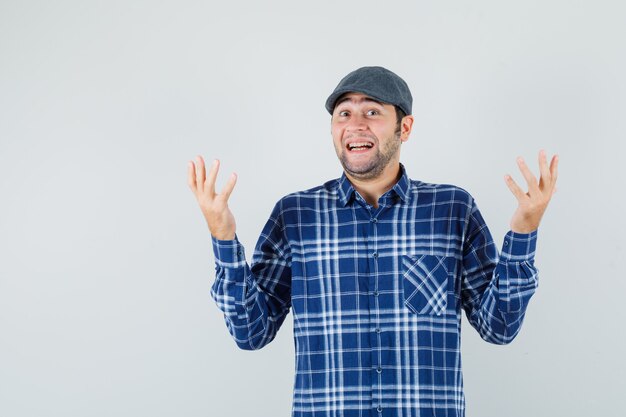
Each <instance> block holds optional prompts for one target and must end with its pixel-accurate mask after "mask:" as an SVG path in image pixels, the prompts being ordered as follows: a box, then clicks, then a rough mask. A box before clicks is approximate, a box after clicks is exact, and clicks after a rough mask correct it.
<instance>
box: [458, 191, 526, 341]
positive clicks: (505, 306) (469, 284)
mask: <svg viewBox="0 0 626 417" xmlns="http://www.w3.org/2000/svg"><path fill="white" fill-rule="evenodd" d="M536 243H537V231H536V230H535V231H533V232H531V233H527V234H525V233H515V232H513V231H509V232H508V233H507V234H506V235H505V236H504V241H503V243H502V249H501V252H500V254H498V251H497V249H496V246H495V244H494V242H493V239H492V237H491V234H490V232H489V229H488V228H487V225H486V224H485V221H484V220H483V217H482V215H481V214H480V211H479V210H478V207H477V206H476V203H475V202H474V201H473V200H472V207H471V212H470V215H469V221H468V229H467V233H466V236H465V241H464V250H463V274H462V279H463V281H462V288H461V299H462V303H463V308H464V310H465V313H466V315H467V318H468V320H469V322H470V324H471V325H472V326H473V327H474V328H475V329H476V330H477V331H478V333H479V334H480V336H481V337H482V338H483V339H484V340H486V341H488V342H491V343H495V344H506V343H510V342H511V341H512V340H513V339H514V338H515V336H517V334H518V333H519V331H520V329H521V326H522V322H523V319H524V315H525V313H526V307H527V306H528V302H529V300H530V298H531V297H532V295H533V294H534V293H535V290H536V288H537V285H538V281H537V278H538V275H537V272H538V271H537V268H535V266H534V258H535V247H536Z"/></svg>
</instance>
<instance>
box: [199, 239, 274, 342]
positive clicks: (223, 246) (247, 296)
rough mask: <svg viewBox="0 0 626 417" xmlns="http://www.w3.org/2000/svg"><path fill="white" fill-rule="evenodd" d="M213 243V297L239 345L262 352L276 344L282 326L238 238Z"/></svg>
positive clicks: (215, 240) (216, 240) (214, 240)
mask: <svg viewBox="0 0 626 417" xmlns="http://www.w3.org/2000/svg"><path fill="white" fill-rule="evenodd" d="M212 240H213V250H214V254H215V260H216V268H215V270H216V274H215V282H214V283H213V285H212V287H211V297H212V298H213V299H214V300H215V302H216V304H217V306H218V308H219V309H220V310H221V311H222V312H223V313H224V319H225V321H226V326H227V328H228V330H229V332H230V334H231V335H232V337H233V339H234V340H235V342H236V343H237V345H238V346H239V347H240V348H242V349H245V350H254V349H260V348H262V347H263V346H265V345H266V344H268V343H269V342H270V341H272V339H273V338H274V337H275V335H276V331H277V328H278V327H279V326H280V323H277V317H275V316H272V314H270V309H269V308H268V300H267V297H266V296H265V294H264V293H263V292H262V291H260V290H259V287H258V285H257V283H256V279H255V277H254V276H253V274H252V272H251V270H250V267H249V266H248V263H247V262H246V259H245V252H244V249H243V246H242V245H241V243H239V241H238V240H237V238H236V237H235V239H233V240H218V239H215V238H213V239H212ZM278 317H280V315H278ZM280 321H281V322H282V320H280Z"/></svg>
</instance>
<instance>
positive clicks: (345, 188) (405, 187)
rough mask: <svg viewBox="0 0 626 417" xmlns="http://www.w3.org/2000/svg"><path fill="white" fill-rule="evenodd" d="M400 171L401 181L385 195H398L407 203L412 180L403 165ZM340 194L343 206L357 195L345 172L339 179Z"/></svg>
mask: <svg viewBox="0 0 626 417" xmlns="http://www.w3.org/2000/svg"><path fill="white" fill-rule="evenodd" d="M400 171H401V172H402V174H401V176H400V179H399V180H398V182H396V183H395V184H394V186H393V187H391V189H390V190H389V191H387V192H386V193H385V195H386V196H388V197H391V196H392V195H396V196H398V197H399V198H400V200H402V201H404V202H407V201H408V199H409V191H410V190H411V180H410V179H409V177H408V175H407V174H406V168H405V167H404V165H402V164H400ZM338 194H339V201H340V202H341V204H342V205H343V206H346V205H347V204H348V203H350V202H351V201H352V199H353V198H354V195H355V194H356V190H355V189H354V187H353V186H352V183H351V182H350V180H349V179H348V177H347V176H346V173H345V172H344V173H343V174H342V175H341V178H339V189H338Z"/></svg>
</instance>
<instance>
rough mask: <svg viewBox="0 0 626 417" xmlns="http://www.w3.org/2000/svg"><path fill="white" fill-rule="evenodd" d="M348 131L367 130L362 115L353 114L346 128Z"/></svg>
mask: <svg viewBox="0 0 626 417" xmlns="http://www.w3.org/2000/svg"><path fill="white" fill-rule="evenodd" d="M347 130H348V131H359V130H367V123H366V119H365V117H364V116H363V115H361V114H359V113H358V112H356V113H354V114H353V115H352V117H350V122H349V123H348V126H347Z"/></svg>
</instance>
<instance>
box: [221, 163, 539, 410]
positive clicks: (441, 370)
mask: <svg viewBox="0 0 626 417" xmlns="http://www.w3.org/2000/svg"><path fill="white" fill-rule="evenodd" d="M401 169H402V177H401V178H400V180H399V181H398V182H397V184H396V185H395V186H394V187H393V188H392V189H391V190H389V191H388V192H387V193H385V195H383V196H382V197H381V198H380V200H379V207H378V208H374V207H373V206H369V205H368V204H367V203H366V202H365V200H364V199H363V198H362V197H361V196H360V195H359V194H358V193H357V192H356V191H355V190H354V188H353V187H352V185H351V184H350V182H349V181H348V180H347V178H346V177H345V174H344V175H343V176H342V177H341V178H340V179H336V180H332V181H329V182H327V183H325V184H324V185H322V186H320V187H316V188H313V189H310V190H307V191H303V192H297V193H293V194H290V195H288V196H286V197H284V198H282V199H281V200H280V201H279V202H278V203H277V204H276V206H275V208H274V210H273V212H272V214H271V216H270V219H269V221H268V222H267V224H266V225H265V227H264V229H263V232H262V234H261V236H260V238H259V241H258V244H257V246H256V249H255V252H254V255H253V259H252V264H251V266H250V267H249V266H248V264H247V262H246V259H245V255H244V250H243V247H242V246H241V244H240V243H239V242H238V240H237V239H235V240H232V241H230V240H229V241H226V240H217V239H215V238H213V249H214V253H215V259H216V264H217V265H216V280H215V283H214V285H213V287H212V289H211V295H212V297H213V298H214V299H215V301H216V302H217V305H218V306H219V308H220V309H221V310H222V311H223V312H224V316H225V319H226V324H227V326H228V329H229V331H230V333H231V334H232V335H233V337H234V339H235V341H236V342H237V344H238V345H239V347H241V348H243V349H260V348H262V347H263V346H265V345H266V344H267V343H269V342H271V341H272V339H273V338H274V336H275V335H276V332H277V331H278V329H279V328H280V326H281V324H282V323H283V321H284V320H285V316H286V315H287V313H288V312H289V310H290V309H291V310H293V319H294V338H295V346H296V377H295V386H294V397H293V416H294V417H295V416H298V417H304V416H307V417H313V416H315V417H322V416H324V417H326V416H344V417H352V416H375V417H382V416H403V417H410V416H448V417H452V416H463V415H464V414H465V413H464V410H465V398H464V395H463V377H462V372H461V355H460V341H461V309H463V310H465V313H466V315H467V317H468V319H469V322H470V323H471V325H472V326H473V327H474V328H475V329H476V330H477V331H478V332H479V334H480V335H481V337H482V338H483V339H485V340H487V341H489V342H491V343H497V344H505V343H508V342H510V341H511V340H513V338H514V337H515V336H516V335H517V333H518V332H519V330H520V326H521V325H522V320H523V317H524V313H525V311H526V306H527V304H528V301H529V299H530V297H531V296H532V295H533V293H534V291H535V289H536V287H537V270H536V269H535V268H534V267H533V259H534V252H535V244H536V238H537V232H536V231H535V232H532V233H530V234H519V233H514V232H511V231H509V232H508V233H507V234H506V236H505V238H504V244H503V247H502V251H501V254H500V255H498V251H497V249H496V247H495V245H494V243H493V240H492V237H491V235H490V233H489V230H488V229H487V226H486V225H485V223H484V221H483V218H482V216H481V215H480V212H479V211H478V208H477V207H476V204H475V202H474V200H473V198H472V197H471V196H470V195H469V194H468V193H467V192H466V191H465V190H463V189H461V188H459V187H455V186H452V185H437V184H427V183H423V182H420V181H415V180H410V179H409V178H408V177H407V175H406V172H405V169H404V167H403V166H401Z"/></svg>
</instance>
